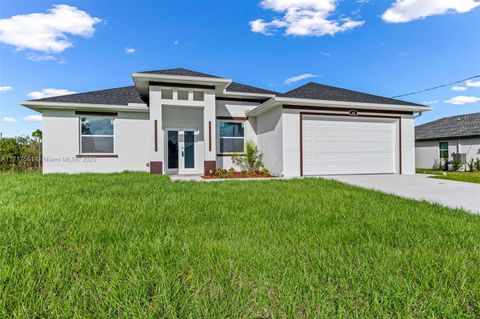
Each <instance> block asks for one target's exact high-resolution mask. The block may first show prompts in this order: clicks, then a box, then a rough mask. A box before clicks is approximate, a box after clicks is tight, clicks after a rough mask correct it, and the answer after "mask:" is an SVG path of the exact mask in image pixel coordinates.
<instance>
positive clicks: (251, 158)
mask: <svg viewBox="0 0 480 319" xmlns="http://www.w3.org/2000/svg"><path fill="white" fill-rule="evenodd" d="M262 158H263V154H262V152H260V150H259V149H258V148H257V145H255V143H254V142H252V141H247V144H246V147H245V154H234V155H233V156H232V162H233V164H234V165H237V166H238V167H240V169H241V170H242V172H243V171H247V172H249V173H252V172H255V171H257V170H259V169H262V168H263V162H262Z"/></svg>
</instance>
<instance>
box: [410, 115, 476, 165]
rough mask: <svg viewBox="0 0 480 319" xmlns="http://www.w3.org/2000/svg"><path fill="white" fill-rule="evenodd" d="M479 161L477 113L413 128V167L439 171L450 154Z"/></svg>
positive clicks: (451, 117) (450, 156)
mask: <svg viewBox="0 0 480 319" xmlns="http://www.w3.org/2000/svg"><path fill="white" fill-rule="evenodd" d="M454 153H457V154H458V153H464V154H466V158H467V163H469V162H470V160H471V159H472V158H473V159H476V158H480V113H472V114H465V115H458V116H450V117H445V118H442V119H439V120H436V121H433V122H430V123H425V124H422V125H419V126H417V127H415V158H416V160H415V166H416V167H417V168H439V167H440V165H441V163H442V162H444V160H445V159H446V160H447V161H448V160H452V159H453V158H452V154H454Z"/></svg>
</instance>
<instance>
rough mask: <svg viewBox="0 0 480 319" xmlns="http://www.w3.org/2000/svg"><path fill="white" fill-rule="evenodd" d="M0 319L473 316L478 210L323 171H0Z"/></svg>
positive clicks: (479, 290)
mask: <svg viewBox="0 0 480 319" xmlns="http://www.w3.org/2000/svg"><path fill="white" fill-rule="evenodd" d="M0 189H1V192H0V317H18V318H25V317H36V318H44V317H77V318H108V317H120V318H164V317H166V318H312V317H316V318H318V317H324V318H332V317H343V318H352V317H362V318H364V317H370V318H371V317H376V318H378V317H409V318H427V317H428V318H432V317H444V318H452V317H456V318H458V317H464V318H478V317H479V316H480V285H479V282H480V245H479V243H480V218H479V217H478V216H474V215H470V214H467V213H465V212H463V211H460V210H451V209H447V208H444V207H442V206H439V205H434V204H429V203H425V202H416V201H413V200H407V199H402V198H399V197H395V196H391V195H386V194H382V193H379V192H374V191H369V190H365V189H360V188H356V187H352V186H348V185H345V184H341V183H339V182H335V181H330V180H322V179H300V180H288V181H287V180H272V181H229V182H214V183H195V182H181V183H179V182H176V183H172V182H170V181H169V180H168V179H167V178H165V177H160V176H149V175H146V174H135V173H124V174H112V175H76V176H66V175H48V176H42V175H39V174H32V175H0Z"/></svg>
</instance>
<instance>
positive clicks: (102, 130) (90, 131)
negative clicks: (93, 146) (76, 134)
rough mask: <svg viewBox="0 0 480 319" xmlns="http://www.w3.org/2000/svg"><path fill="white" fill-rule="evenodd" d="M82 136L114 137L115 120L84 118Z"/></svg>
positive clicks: (94, 117)
mask: <svg viewBox="0 0 480 319" xmlns="http://www.w3.org/2000/svg"><path fill="white" fill-rule="evenodd" d="M81 122H82V135H113V118H111V117H96V116H92V117H82V118H81Z"/></svg>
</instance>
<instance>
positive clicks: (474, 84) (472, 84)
mask: <svg viewBox="0 0 480 319" xmlns="http://www.w3.org/2000/svg"><path fill="white" fill-rule="evenodd" d="M465 85H466V86H469V87H472V88H480V81H477V82H473V81H467V83H465Z"/></svg>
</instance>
